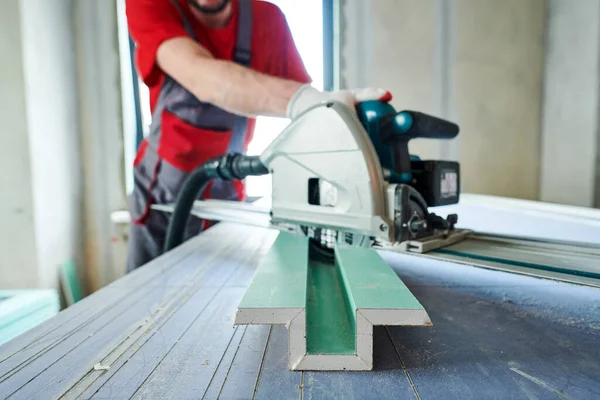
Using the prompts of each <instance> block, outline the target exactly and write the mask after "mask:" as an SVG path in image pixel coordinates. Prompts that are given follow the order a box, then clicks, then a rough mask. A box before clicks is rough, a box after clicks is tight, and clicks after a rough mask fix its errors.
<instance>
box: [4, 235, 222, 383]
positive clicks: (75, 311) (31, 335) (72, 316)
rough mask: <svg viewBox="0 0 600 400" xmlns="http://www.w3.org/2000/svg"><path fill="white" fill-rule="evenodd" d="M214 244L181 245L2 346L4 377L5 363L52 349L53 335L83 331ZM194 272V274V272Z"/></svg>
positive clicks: (207, 240)
mask: <svg viewBox="0 0 600 400" xmlns="http://www.w3.org/2000/svg"><path fill="white" fill-rule="evenodd" d="M214 244H216V239H215V238H214V237H213V236H212V235H208V237H199V238H198V240H196V241H188V242H186V243H184V244H183V245H181V246H180V248H179V249H178V251H177V252H174V253H171V254H165V255H163V256H161V257H159V258H157V259H155V260H153V261H152V262H151V263H149V264H147V265H146V266H144V269H143V270H142V269H138V270H137V271H134V272H132V273H130V274H128V275H126V276H125V277H123V278H121V279H120V280H118V281H115V282H113V283H112V284H110V285H108V286H107V287H105V288H103V290H101V291H99V292H96V293H94V294H93V295H91V296H88V297H86V298H84V299H83V300H81V301H80V302H78V303H76V304H74V305H72V306H71V307H69V308H67V309H66V310H64V311H61V312H60V313H59V314H58V315H57V316H56V317H55V318H52V319H51V320H48V321H46V322H45V323H42V324H40V325H38V326H37V327H35V328H34V329H32V330H30V331H28V332H27V334H26V335H20V336H18V337H17V338H15V339H13V340H12V341H11V342H9V343H6V344H4V345H2V346H0V376H1V375H2V374H3V373H2V372H1V371H5V370H6V368H8V367H6V365H5V364H4V363H5V361H6V360H8V359H9V358H11V357H14V356H16V355H18V354H19V355H20V357H21V358H22V359H27V357H28V356H27V355H25V356H23V355H22V354H20V353H23V352H28V354H29V355H31V354H36V353H38V352H40V351H43V349H44V348H45V346H52V345H53V343H54V342H53V341H52V337H51V336H50V335H52V336H53V337H58V338H60V337H63V336H64V335H67V334H68V332H71V331H74V330H77V329H79V327H81V326H84V325H86V324H88V323H89V321H92V320H94V319H96V318H98V317H99V316H100V315H101V314H102V313H104V312H106V311H107V310H109V309H111V308H112V307H113V306H114V305H116V304H120V303H121V302H122V301H123V300H124V299H125V297H127V296H133V295H134V294H133V293H134V292H135V291H136V290H140V289H143V288H145V287H147V286H148V285H149V284H150V282H152V281H153V280H156V281H158V282H160V281H161V280H162V276H163V275H164V274H167V273H173V271H171V268H173V269H175V270H177V269H181V268H185V267H186V264H185V263H182V261H183V260H185V258H186V257H189V256H190V255H192V254H195V252H196V250H197V248H199V247H204V246H213V245H214ZM190 270H191V271H193V269H190ZM120 287H121V288H123V287H129V288H130V289H128V290H125V291H123V290H118V288H120ZM119 293H120V294H122V296H123V297H119V295H118V294H119ZM57 330H60V331H57ZM21 361H22V360H21Z"/></svg>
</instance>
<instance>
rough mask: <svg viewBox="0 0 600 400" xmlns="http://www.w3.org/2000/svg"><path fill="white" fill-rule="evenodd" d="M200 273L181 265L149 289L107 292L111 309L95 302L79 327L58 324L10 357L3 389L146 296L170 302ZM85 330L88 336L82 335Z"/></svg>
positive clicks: (1, 370) (0, 370) (3, 369)
mask: <svg viewBox="0 0 600 400" xmlns="http://www.w3.org/2000/svg"><path fill="white" fill-rule="evenodd" d="M200 272H202V273H203V270H201V269H200V270H199V269H198V268H197V263H196V262H195V261H193V260H192V262H188V263H186V262H181V263H180V264H179V265H178V266H177V267H175V268H174V269H173V270H171V274H168V275H167V276H166V277H162V278H160V279H158V277H156V281H155V282H154V283H153V281H152V280H147V281H146V282H145V283H146V285H145V286H143V287H142V286H139V287H138V289H135V290H130V289H127V288H121V289H118V288H112V287H109V288H106V289H105V290H103V291H102V292H101V294H102V295H101V297H103V298H106V297H108V299H111V298H112V299H114V300H113V301H109V302H108V305H109V306H103V305H101V304H100V302H99V301H98V300H95V299H91V300H94V301H92V306H91V307H92V309H91V310H90V311H92V312H90V313H83V315H82V316H83V318H81V319H79V320H75V321H76V322H75V321H74V322H75V323H68V322H70V321H71V319H67V321H64V322H63V323H60V324H55V327H53V329H50V330H49V332H48V333H46V334H44V335H40V334H39V333H35V335H36V339H35V340H33V341H31V343H30V344H28V345H26V346H25V347H24V348H22V349H21V350H20V351H18V352H13V354H11V355H10V357H8V358H7V359H5V360H4V361H3V362H2V363H0V374H1V375H0V388H1V387H2V384H3V382H4V381H5V380H7V379H8V378H9V376H10V375H12V374H13V373H14V372H16V371H17V370H20V369H23V368H27V366H28V365H29V364H34V365H37V366H38V367H37V368H38V369H40V368H41V369H45V368H46V367H45V365H46V366H47V365H49V364H48V362H47V361H44V360H51V359H52V358H53V355H62V354H66V353H67V352H68V351H70V350H72V349H73V348H75V347H77V346H78V345H80V344H82V343H84V342H85V341H86V340H87V339H88V336H87V335H93V334H95V333H97V331H100V330H101V329H102V328H103V327H104V326H106V325H110V324H111V323H112V321H113V320H114V319H115V318H117V317H118V316H119V315H120V314H121V313H122V312H123V311H125V310H131V308H132V307H133V306H134V305H136V304H138V302H139V301H142V300H143V299H145V298H146V297H145V296H148V295H149V294H151V295H152V296H153V298H155V299H156V302H157V304H160V303H161V302H166V301H168V299H169V296H171V295H172V294H173V293H176V292H177V291H178V290H179V289H177V287H176V286H174V285H172V283H176V282H179V280H181V281H182V282H184V283H185V282H187V283H188V284H189V282H190V279H191V277H193V276H194V275H198V274H199V273H200ZM108 299H107V300H108ZM86 300H87V299H84V300H82V301H81V302H78V303H76V304H75V305H74V306H73V307H76V306H78V305H79V304H82V303H83V302H86ZM88 302H89V301H88ZM67 310H69V309H67ZM94 311H95V312H94ZM146 312H147V313H148V314H150V313H151V310H146ZM59 316H60V314H59ZM83 330H85V331H86V332H87V333H82V331H83ZM38 335H40V336H38ZM40 358H43V360H38V359H40ZM44 363H45V364H44ZM28 371H31V370H28Z"/></svg>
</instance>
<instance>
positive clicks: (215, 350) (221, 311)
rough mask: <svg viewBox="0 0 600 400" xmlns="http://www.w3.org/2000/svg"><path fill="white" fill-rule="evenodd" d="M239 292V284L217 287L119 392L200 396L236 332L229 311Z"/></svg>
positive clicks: (103, 393) (117, 379)
mask: <svg viewBox="0 0 600 400" xmlns="http://www.w3.org/2000/svg"><path fill="white" fill-rule="evenodd" d="M243 293H244V290H243V289H241V288H223V289H221V290H220V291H219V292H218V294H217V296H215V298H214V299H213V301H212V302H211V303H210V304H209V306H208V307H207V309H206V310H205V311H204V312H203V313H202V314H201V315H200V317H199V318H198V319H196V320H195V321H194V323H193V324H192V325H191V326H190V328H189V329H188V330H187V331H186V333H185V335H184V336H183V337H181V338H180V339H179V340H178V341H177V342H176V343H175V344H174V345H173V347H172V348H171V349H170V350H169V352H168V353H167V354H166V356H165V357H164V358H162V359H161V360H160V363H159V364H158V365H156V367H155V368H154V369H153V370H152V371H151V374H150V375H149V376H148V377H147V379H145V381H143V383H142V384H141V386H139V387H138V384H137V383H135V384H133V385H129V384H128V385H127V386H126V388H125V389H124V390H123V391H122V393H125V394H127V393H129V394H130V395H133V393H135V397H141V398H144V397H146V398H147V397H154V398H201V397H202V395H203V394H204V392H205V391H206V389H207V387H208V385H209V383H210V381H211V380H212V378H213V376H214V374H215V371H216V370H217V368H218V367H219V363H220V361H221V359H222V358H223V355H224V353H225V352H226V351H227V349H228V347H229V346H230V343H231V339H232V337H233V335H234V334H235V332H236V331H235V329H234V328H232V326H231V315H232V313H233V310H234V309H235V305H236V304H237V302H238V301H239V300H240V299H241V297H242V295H243ZM143 354H144V352H143V351H140V352H139V356H138V357H141V359H142V360H143ZM135 367H138V366H135ZM115 382H116V384H119V382H121V378H120V377H119V376H116V377H115ZM121 384H124V383H121ZM110 392H111V386H110V385H105V387H104V388H103V390H101V391H99V392H98V393H97V397H98V398H102V397H103V396H106V395H107V394H109V393H110Z"/></svg>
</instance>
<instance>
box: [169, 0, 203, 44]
mask: <svg viewBox="0 0 600 400" xmlns="http://www.w3.org/2000/svg"><path fill="white" fill-rule="evenodd" d="M171 3H173V5H174V6H175V8H177V11H178V12H179V16H181V19H182V20H183V28H184V29H185V31H186V32H187V33H188V35H190V36H191V37H192V38H193V39H194V40H195V41H198V38H197V37H196V34H195V33H194V29H193V28H192V23H191V22H190V20H189V19H188V18H187V17H186V16H185V13H184V12H183V8H181V4H179V2H178V1H177V0H171Z"/></svg>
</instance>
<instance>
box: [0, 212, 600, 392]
mask: <svg viewBox="0 0 600 400" xmlns="http://www.w3.org/2000/svg"><path fill="white" fill-rule="evenodd" d="M275 235H276V233H275V232H273V231H268V230H265V229H261V228H249V227H241V226H237V225H233V224H227V223H221V224H218V225H216V226H215V227H213V228H211V229H210V230H208V231H207V232H204V233H203V234H201V235H200V236H198V237H197V238H194V239H192V240H190V241H188V242H186V243H185V244H183V245H182V246H180V247H179V248H178V249H176V250H175V251H173V252H170V253H169V254H166V255H165V256H162V257H160V258H158V259H156V260H155V261H153V262H152V263H150V264H148V265H146V266H144V267H142V268H140V269H138V270H137V271H135V272H134V273H131V274H129V275H127V276H125V277H124V278H122V279H120V280H118V281H116V282H114V283H113V284H111V285H110V286H108V287H106V288H104V289H102V290H100V291H99V292H97V293H95V294H93V295H92V296H89V297H87V298H85V299H84V300H83V301H81V302H79V303H77V304H75V305H73V306H71V307H69V308H68V309H67V310H65V311H63V312H61V313H60V314H59V315H58V316H56V317H54V318H53V319H51V320H49V321H47V322H45V323H43V324H42V325H40V326H38V327H36V328H34V329H33V330H31V331H29V332H28V333H26V334H24V335H21V336H19V337H17V338H16V339H14V340H13V341H11V342H9V343H7V344H5V345H4V346H2V347H0V398H11V399H13V398H14V399H37V398H40V399H49V398H57V397H60V396H61V395H62V396H64V398H84V399H87V398H94V399H101V398H104V399H108V398H110V399H128V398H157V399H167V398H173V399H198V398H207V399H212V398H243V399H245V398H264V399H288V398H291V399H297V398H304V399H321V398H327V399H332V398H339V399H352V398H356V399H415V398H416V399H461V400H464V399H522V398H524V399H598V398H600V290H598V289H593V288H588V287H582V286H576V285H571V284H566V283H559V282H554V281H549V280H541V279H536V278H532V277H526V276H519V275H513V274H508V273H503V272H496V271H490V270H484V269H479V268H474V267H470V266H464V265H455V264H451V263H448V262H440V261H434V260H427V259H422V258H417V257H416V256H407V255H398V254H392V253H382V255H383V256H384V258H385V259H386V260H387V261H388V262H389V264H390V265H392V266H393V267H394V269H395V270H396V271H397V272H398V274H399V276H400V277H401V278H402V279H403V280H404V282H405V283H406V285H407V286H408V287H409V288H410V289H411V291H412V292H413V293H414V294H415V296H416V297H417V298H418V299H419V300H420V302H421V303H422V304H423V305H424V306H425V308H426V309H427V311H428V313H429V315H430V317H431V319H432V322H433V326H432V327H389V328H386V327H376V328H375V349H374V352H375V355H374V365H375V370H374V371H370V372H335V373H328V372H304V373H302V372H292V371H289V370H288V369H287V335H286V328H285V327H283V326H274V327H272V328H271V327H269V326H247V327H246V326H241V327H238V328H233V327H232V316H233V313H234V311H235V309H236V306H237V304H238V302H239V300H240V299H241V297H242V295H243V294H244V292H245V289H246V287H247V285H248V284H249V283H250V281H251V279H252V276H253V273H254V271H255V269H256V267H257V266H258V263H259V262H260V260H261V258H262V257H263V255H264V254H265V253H266V251H267V250H268V248H269V246H270V244H271V243H272V242H273V240H274V239H275Z"/></svg>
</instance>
